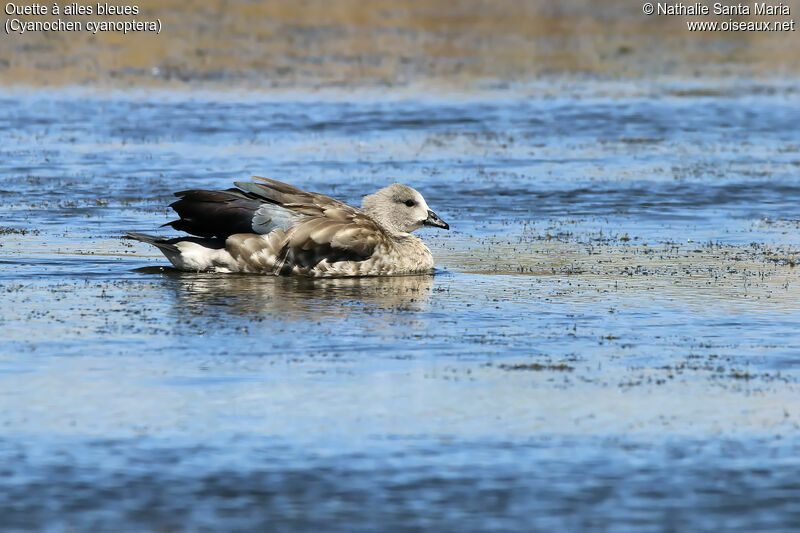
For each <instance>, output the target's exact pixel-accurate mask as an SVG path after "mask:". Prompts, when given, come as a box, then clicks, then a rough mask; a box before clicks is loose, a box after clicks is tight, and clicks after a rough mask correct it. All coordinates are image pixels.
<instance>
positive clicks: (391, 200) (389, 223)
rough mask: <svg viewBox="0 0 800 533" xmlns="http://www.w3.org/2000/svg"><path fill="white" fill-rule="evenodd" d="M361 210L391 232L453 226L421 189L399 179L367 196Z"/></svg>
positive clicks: (408, 231) (407, 231)
mask: <svg viewBox="0 0 800 533" xmlns="http://www.w3.org/2000/svg"><path fill="white" fill-rule="evenodd" d="M361 210H362V211H364V212H365V213H366V214H367V215H369V216H370V217H371V218H372V219H373V220H374V221H376V222H377V223H379V224H380V225H381V226H383V227H384V228H385V229H387V230H389V231H390V232H392V233H410V232H412V231H414V230H416V229H419V228H421V227H422V226H432V227H436V228H444V229H450V226H449V225H448V224H447V222H445V221H444V220H442V219H441V218H439V217H438V215H437V214H436V213H434V212H433V211H431V210H430V208H428V204H427V203H426V202H425V198H423V197H422V195H421V194H420V193H419V192H417V191H416V190H414V189H412V188H411V187H409V186H407V185H401V184H399V183H393V184H391V185H389V186H388V187H384V188H383V189H381V190H379V191H378V192H376V193H374V194H370V195H367V196H365V197H364V200H363V201H362V202H361Z"/></svg>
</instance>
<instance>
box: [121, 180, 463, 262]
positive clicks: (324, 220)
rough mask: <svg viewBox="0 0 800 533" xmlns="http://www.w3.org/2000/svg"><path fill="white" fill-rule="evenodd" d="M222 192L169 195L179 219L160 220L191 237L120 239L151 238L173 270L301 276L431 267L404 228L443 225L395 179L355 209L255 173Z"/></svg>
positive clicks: (415, 194)
mask: <svg viewBox="0 0 800 533" xmlns="http://www.w3.org/2000/svg"><path fill="white" fill-rule="evenodd" d="M253 180H254V181H252V182H235V183H234V184H235V185H236V187H237V188H231V189H227V190H224V191H206V190H187V191H180V192H177V193H175V196H177V197H178V198H179V199H178V200H177V201H175V202H173V203H172V204H170V207H172V209H173V210H175V212H176V213H177V214H178V216H179V217H180V218H179V219H177V220H173V221H172V222H168V223H166V224H164V226H171V227H172V228H174V229H176V230H179V231H184V232H186V233H189V234H191V235H194V236H195V237H188V236H187V237H178V238H173V239H166V238H161V237H153V236H151V235H145V234H142V233H132V232H130V233H127V234H126V235H127V237H129V238H132V239H136V240H138V241H142V242H145V243H148V244H152V245H154V246H156V247H158V248H159V250H161V251H162V252H163V253H164V255H165V256H166V257H167V259H169V261H170V262H171V263H172V264H173V265H174V266H175V268H177V269H180V270H187V271H195V272H205V271H211V272H244V273H261V274H274V275H296V276H308V277H340V276H391V275H402V274H415V273H422V272H430V271H431V270H432V269H433V256H432V255H431V252H430V250H429V249H428V247H427V246H426V245H425V243H424V242H422V239H420V238H419V237H417V236H415V235H411V232H412V231H414V230H417V229H419V228H421V227H422V226H432V227H437V228H443V229H450V226H449V225H448V224H447V223H446V222H444V221H443V220H442V219H441V218H439V217H438V216H437V215H436V213H434V212H433V211H431V210H430V209H429V208H428V204H427V203H426V202H425V199H424V198H423V197H422V195H421V194H420V193H419V192H417V191H416V190H414V189H412V188H411V187H408V186H406V185H401V184H399V183H394V184H392V185H389V186H388V187H384V188H383V189H381V190H379V191H378V192H376V193H373V194H370V195H367V196H365V197H364V199H363V201H362V203H361V209H358V208H356V207H353V206H350V205H348V204H346V203H344V202H340V201H339V200H335V199H333V198H330V197H329V196H325V195H324V194H319V193H314V192H306V191H303V190H301V189H298V188H296V187H293V186H291V185H288V184H286V183H282V182H280V181H276V180H273V179H269V178H262V177H259V176H254V177H253Z"/></svg>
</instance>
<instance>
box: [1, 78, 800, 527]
mask: <svg viewBox="0 0 800 533" xmlns="http://www.w3.org/2000/svg"><path fill="white" fill-rule="evenodd" d="M687 87H689V88H691V87H693V86H691V85H688V84H687ZM780 87H781V86H779V89H778V90H773V91H765V90H763V86H756V85H748V84H746V83H744V82H741V81H736V80H730V81H726V82H724V84H723V85H722V86H720V87H711V89H713V90H703V91H695V90H688V89H687V90H684V89H685V88H684V87H683V86H682V85H681V84H680V83H677V82H676V84H675V85H670V86H664V87H647V88H641V89H639V90H636V91H632V90H631V88H630V87H627V86H624V85H615V84H610V83H608V84H603V83H598V82H585V83H583V84H578V85H564V86H559V85H558V84H556V83H554V84H553V85H552V87H548V88H547V89H546V90H545V89H542V88H541V87H539V88H535V87H534V88H530V87H529V88H522V89H521V88H515V89H498V90H487V91H484V92H476V93H474V94H446V93H442V94H436V93H435V92H434V94H432V95H420V94H410V95H409V94H404V95H399V96H398V95H391V94H388V95H387V94H381V93H380V92H377V91H363V92H357V91H356V92H354V93H352V94H347V93H344V92H342V93H338V92H321V93H299V94H297V93H291V94H290V93H280V94H278V93H275V94H271V93H242V94H223V93H209V92H202V93H200V92H198V93H184V92H169V91H131V92H125V91H115V92H111V93H102V92H100V91H93V90H84V89H65V90H46V89H41V90H40V89H36V90H27V91H23V90H8V91H6V92H4V93H2V94H0V109H3V120H2V121H0V199H2V202H0V294H2V302H3V305H2V309H0V428H2V429H1V430H0V524H2V526H3V529H10V530H28V529H46V530H54V531H63V530H93V531H95V530H99V531H105V530H109V531H110V530H114V531H118V530H130V531H133V530H137V531H138V530H172V529H178V530H184V529H187V530H206V529H213V530H220V529H223V530H252V529H269V530H288V529H301V530H321V529H322V530H341V531H362V530H378V529H380V530H384V529H389V530H406V529H408V530H410V529H432V530H459V531H465V530H475V531H478V530H480V531H508V530H531V529H542V530H556V529H565V528H566V529H568V530H576V529H607V528H614V529H618V530H623V531H626V530H630V531H637V532H638V531H663V530H712V529H714V530H719V529H722V530H725V531H754V530H758V531H768V530H775V531H783V530H791V529H793V528H794V527H796V526H797V524H800V484H798V481H797V480H798V479H800V459H798V458H799V457H800V454H798V451H799V450H798V446H800V440H799V439H798V437H797V434H798V433H797V432H798V419H800V401H798V398H800V395H799V394H798V393H799V392H800V391H798V377H799V374H798V372H799V371H800V370H799V369H800V335H798V333H797V332H798V326H799V325H800V324H799V323H798V322H799V319H800V314H798V304H797V302H798V296H800V294H798V291H797V288H798V287H800V283H799V282H800V279H798V271H797V270H796V268H795V267H794V264H795V260H796V258H797V256H798V250H800V234H799V233H798V228H800V203H798V201H797V199H798V196H799V194H798V193H800V180H798V178H797V172H798V168H800V130H798V129H797V127H796V125H797V124H798V123H800V105H798V104H800V95H798V94H797V93H796V92H795V91H793V90H792V89H791V87H786V86H782V87H783V88H780ZM252 174H260V175H266V176H270V177H273V178H277V179H280V180H283V181H286V182H289V183H292V184H294V185H296V186H299V187H302V188H305V189H309V190H314V191H318V192H324V193H328V194H331V195H333V196H336V197H337V198H340V199H343V200H346V201H348V202H351V203H355V204H358V203H359V202H360V197H361V196H362V195H364V194H367V193H370V192H373V191H374V190H376V189H377V188H380V187H382V186H384V185H386V184H388V183H391V182H393V181H400V182H403V183H407V184H409V185H412V186H414V187H416V188H417V189H419V190H420V191H421V192H422V194H423V195H424V196H425V198H426V200H427V202H428V204H429V205H430V206H431V207H432V208H433V209H434V210H435V211H436V212H437V213H438V214H439V215H440V216H442V218H444V219H445V220H446V221H447V222H449V223H450V226H451V228H452V230H451V231H450V232H436V231H435V230H424V231H421V232H420V235H421V236H422V237H423V239H425V241H426V242H428V243H429V245H430V246H431V248H432V250H433V253H434V256H435V258H436V262H437V273H436V275H434V276H416V277H406V278H394V279H365V280H327V281H326V280H322V281H307V280H296V279H284V278H271V277H263V276H240V275H228V276H224V275H212V274H190V273H179V272H175V271H173V270H171V269H168V268H166V267H167V265H168V262H167V261H166V260H165V259H164V258H163V257H162V256H160V254H159V253H158V251H157V250H155V249H151V248H148V247H147V246H146V245H144V244H141V243H134V242H130V241H124V240H122V239H121V238H120V236H121V235H122V234H123V233H124V232H125V231H131V230H132V231H143V232H148V233H159V232H160V233H163V234H168V231H167V230H166V229H163V228H159V226H160V225H161V224H163V223H165V222H167V221H169V220H171V216H172V215H171V214H170V212H169V209H168V208H167V207H166V206H167V205H168V204H169V203H170V202H171V201H172V198H173V197H172V196H171V195H172V193H173V192H174V191H178V190H183V189H186V188H227V187H229V186H230V185H231V182H232V181H234V180H242V179H244V178H246V177H248V176H250V175H252Z"/></svg>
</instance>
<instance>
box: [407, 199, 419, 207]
mask: <svg viewBox="0 0 800 533" xmlns="http://www.w3.org/2000/svg"><path fill="white" fill-rule="evenodd" d="M406 205H407V206H408V207H414V206H415V205H417V203H416V202H415V201H414V200H406Z"/></svg>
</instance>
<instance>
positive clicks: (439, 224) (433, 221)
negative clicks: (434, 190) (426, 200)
mask: <svg viewBox="0 0 800 533" xmlns="http://www.w3.org/2000/svg"><path fill="white" fill-rule="evenodd" d="M422 225H423V226H433V227H434V228H443V229H450V224H448V223H447V222H445V221H444V220H442V219H441V218H439V215H437V214H436V213H434V212H433V211H431V210H430V209H428V218H426V219H425V222H423V223H422Z"/></svg>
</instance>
